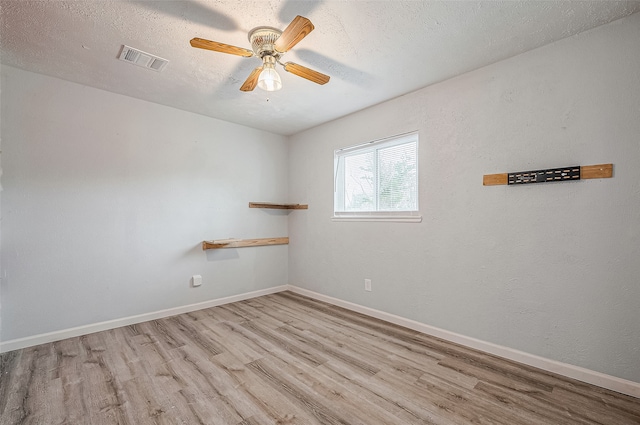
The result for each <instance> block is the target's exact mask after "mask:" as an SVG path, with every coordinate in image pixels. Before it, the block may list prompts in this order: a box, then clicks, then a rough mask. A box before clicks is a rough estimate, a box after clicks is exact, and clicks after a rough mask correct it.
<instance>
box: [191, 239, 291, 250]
mask: <svg viewBox="0 0 640 425" xmlns="http://www.w3.org/2000/svg"><path fill="white" fill-rule="evenodd" d="M288 243H289V238H288V237H282V238H261V239H216V240H214V241H202V250H203V251H206V250H207V249H221V248H245V247H249V246H266V245H287V244H288Z"/></svg>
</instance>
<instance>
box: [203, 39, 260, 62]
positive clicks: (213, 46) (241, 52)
mask: <svg viewBox="0 0 640 425" xmlns="http://www.w3.org/2000/svg"><path fill="white" fill-rule="evenodd" d="M191 46H193V47H197V48H198V49H205V50H213V51H214V52H220V53H229V54H231V55H238V56H244V57H246V58H248V57H251V56H253V52H252V51H251V50H249V49H243V48H242V47H236V46H231V45H229V44H224V43H218V42H217V41H211V40H205V39H204V38H193V39H191Z"/></svg>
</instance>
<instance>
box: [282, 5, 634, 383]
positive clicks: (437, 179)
mask: <svg viewBox="0 0 640 425" xmlns="http://www.w3.org/2000/svg"><path fill="white" fill-rule="evenodd" d="M638 40H640V14H636V15H633V16H631V17H629V18H625V19H622V20H619V21H616V22H613V23H611V24H608V25H605V26H602V27H599V28H597V29H595V30H591V31H589V32H586V33H583V34H581V35H578V36H574V37H571V38H568V39H565V40H562V41H560V42H558V43H555V44H552V45H548V46H546V47H542V48H539V49H537V50H534V51H531V52H529V53H525V54H522V55H519V56H516V57H514V58H512V59H509V60H506V61H502V62H499V63H496V64H494V65H491V66H489V67H486V68H483V69H480V70H477V71H474V72H471V73H468V74H465V75H463V76H461V77H458V78H455V79H452V80H448V81H445V82H443V83H441V84H437V85H434V86H431V87H428V88H425V89H422V90H420V91H417V92H414V93H412V94H409V95H406V96H403V97H401V98H397V99H395V100H392V101H388V102H385V103H383V104H380V105H378V106H375V107H372V108H369V109H366V110H364V111H361V112H359V113H356V114H353V115H351V116H348V117H345V118H343V119H340V120H336V121H334V122H331V123H328V124H325V125H322V126H319V127H316V128H314V129H311V130H308V131H306V132H303V133H300V134H298V135H296V136H293V137H292V139H291V145H290V169H289V170H290V180H289V181H290V191H289V196H290V199H291V200H292V201H296V202H305V203H306V202H308V203H309V210H308V212H305V213H303V214H292V215H291V216H290V221H289V227H290V233H291V234H292V235H293V236H294V238H293V240H292V242H291V245H290V251H289V265H290V268H289V280H290V283H292V284H294V285H298V286H301V287H304V288H307V289H310V290H313V291H317V292H319V293H322V294H326V295H329V296H332V297H337V298H340V299H344V300H347V301H351V302H355V303H358V304H361V305H364V306H369V307H372V308H376V309H379V310H382V311H386V312H389V313H392V314H397V315H400V316H403V317H406V318H410V319H414V320H417V321H420V322H423V323H426V324H428V325H432V326H437V327H440V328H443V329H446V330H450V331H453V332H457V333H460V334H463V335H466V336H470V337H475V338H478V339H481V340H484V341H488V342H492V343H496V344H500V345H504V346H507V347H511V348H514V349H517V350H522V351H525V352H528V353H532V354H535V355H540V356H543V357H546V358H550V359H554V360H558V361H561V362H566V363H569V364H573V365H577V366H581V367H585V368H588V369H592V370H596V371H600V372H603V373H607V374H610V375H614V376H618V377H622V378H625V379H629V380H633V381H636V382H640V362H638V359H640V326H639V325H638V324H639V323H640V308H638V305H639V303H640V283H639V277H638V276H640V261H638V259H640V168H639V167H638V164H640V142H639V137H640V118H639V117H640V50H638ZM412 130H418V131H419V134H420V148H419V156H420V157H419V158H420V204H421V211H422V214H423V221H422V223H419V224H407V223H363V222H360V223H351V222H348V223H345V222H332V221H331V220H330V217H331V215H332V202H333V201H332V200H333V150H334V149H336V148H338V147H344V146H349V145H354V144H357V143H362V142H366V141H369V140H374V139H378V138H382V137H386V136H390V135H394V134H399V133H404V132H407V131H412ZM607 162H612V163H614V178H613V179H603V180H583V181H579V182H573V183H556V184H538V185H526V186H517V187H507V186H497V187H483V186H482V175H483V174H489V173H499V172H507V171H518V170H530V169H537V168H551V167H560V166H567V165H574V164H582V165H589V164H598V163H607ZM365 278H370V279H372V284H373V291H372V292H365V291H364V289H363V288H364V285H363V279H365Z"/></svg>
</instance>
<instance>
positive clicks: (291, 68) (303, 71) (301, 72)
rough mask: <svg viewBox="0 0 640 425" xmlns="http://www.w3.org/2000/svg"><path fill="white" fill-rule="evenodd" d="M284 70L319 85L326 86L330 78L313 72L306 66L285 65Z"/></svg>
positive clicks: (291, 63) (289, 63)
mask: <svg viewBox="0 0 640 425" xmlns="http://www.w3.org/2000/svg"><path fill="white" fill-rule="evenodd" d="M284 70H285V71H287V72H290V73H292V74H295V75H297V76H298V77H302V78H306V79H307V80H309V81H313V82H314V83H317V84H320V85H322V84H327V83H328V82H329V78H330V77H329V76H328V75H324V74H322V73H321V72H318V71H314V70H313V69H309V68H307V67H306V66H302V65H298V64H297V63H293V62H287V63H285V64H284Z"/></svg>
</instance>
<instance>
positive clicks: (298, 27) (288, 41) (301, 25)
mask: <svg viewBox="0 0 640 425" xmlns="http://www.w3.org/2000/svg"><path fill="white" fill-rule="evenodd" d="M313 28H314V26H313V24H312V23H311V21H310V20H308V19H307V18H304V17H302V16H300V15H298V16H296V17H295V18H293V21H291V23H290V24H289V26H288V27H287V28H285V30H284V31H282V34H280V37H278V39H277V40H276V42H275V44H274V48H275V49H276V50H277V51H278V52H280V53H284V52H287V51H289V49H291V48H292V47H293V46H295V45H296V44H298V43H299V42H300V40H302V39H303V38H305V37H306V36H307V34H309V33H310V32H311V31H313Z"/></svg>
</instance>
